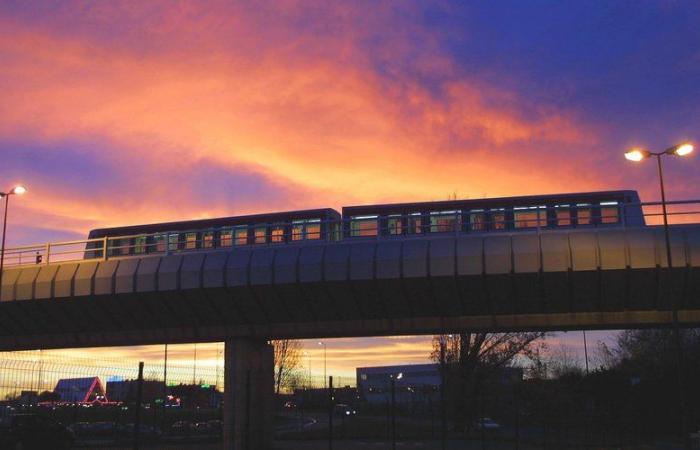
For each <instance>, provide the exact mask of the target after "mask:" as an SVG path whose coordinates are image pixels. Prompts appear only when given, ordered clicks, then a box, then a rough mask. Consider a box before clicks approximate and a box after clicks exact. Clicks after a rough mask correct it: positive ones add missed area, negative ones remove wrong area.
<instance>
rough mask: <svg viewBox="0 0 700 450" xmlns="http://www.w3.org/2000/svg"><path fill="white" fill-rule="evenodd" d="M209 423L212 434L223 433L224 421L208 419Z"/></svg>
mask: <svg viewBox="0 0 700 450" xmlns="http://www.w3.org/2000/svg"><path fill="white" fill-rule="evenodd" d="M207 425H209V432H210V433H212V434H221V433H223V432H224V422H223V421H222V420H219V419H212V420H209V421H207Z"/></svg>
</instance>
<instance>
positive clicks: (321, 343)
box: [318, 341, 328, 389]
mask: <svg viewBox="0 0 700 450" xmlns="http://www.w3.org/2000/svg"><path fill="white" fill-rule="evenodd" d="M318 345H322V346H323V389H326V388H327V387H328V385H327V384H326V383H327V382H328V380H327V379H326V353H327V350H328V348H327V347H326V343H325V342H323V341H318Z"/></svg>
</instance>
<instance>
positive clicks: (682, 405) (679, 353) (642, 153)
mask: <svg viewBox="0 0 700 450" xmlns="http://www.w3.org/2000/svg"><path fill="white" fill-rule="evenodd" d="M693 150H694V147H693V145H692V144H690V143H688V142H685V143H682V144H678V145H674V146H673V147H669V148H667V149H666V150H664V151H662V152H650V151H648V150H644V149H641V148H634V149H632V150H630V151H628V152H626V153H625V158H627V159H628V160H629V161H634V162H640V161H643V160H645V159H647V158H651V157H652V156H655V157H656V162H657V165H658V168H659V187H660V189H661V210H662V212H663V219H664V238H665V241H666V265H667V267H668V271H669V274H670V273H671V268H672V267H673V256H672V254H671V234H670V232H669V229H668V212H667V211H666V190H665V188H664V172H663V166H662V164H661V157H662V156H664V155H667V156H687V155H689V154H691V153H693ZM672 320H673V334H674V338H675V341H676V365H677V370H678V406H679V409H680V413H681V433H682V434H683V443H684V447H685V448H686V449H690V441H689V440H688V422H687V420H688V417H687V414H686V402H685V377H684V374H683V350H682V342H681V335H680V326H679V324H678V300H674V302H673V311H672Z"/></svg>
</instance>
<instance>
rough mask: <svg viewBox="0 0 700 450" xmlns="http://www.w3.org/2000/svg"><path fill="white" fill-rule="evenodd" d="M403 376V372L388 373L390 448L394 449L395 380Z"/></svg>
mask: <svg viewBox="0 0 700 450" xmlns="http://www.w3.org/2000/svg"><path fill="white" fill-rule="evenodd" d="M401 378H403V372H399V373H398V374H396V375H394V374H391V375H389V380H390V384H391V449H392V450H396V380H400V379H401Z"/></svg>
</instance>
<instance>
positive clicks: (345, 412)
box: [333, 403, 357, 417]
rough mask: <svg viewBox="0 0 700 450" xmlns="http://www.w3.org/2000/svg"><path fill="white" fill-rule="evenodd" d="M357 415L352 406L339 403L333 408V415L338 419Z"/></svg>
mask: <svg viewBox="0 0 700 450" xmlns="http://www.w3.org/2000/svg"><path fill="white" fill-rule="evenodd" d="M356 414H357V411H356V410H355V409H353V408H351V407H350V406H348V405H346V404H343V403H338V404H337V405H335V406H334V407H333V415H335V416H337V417H353V416H355V415H356Z"/></svg>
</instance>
